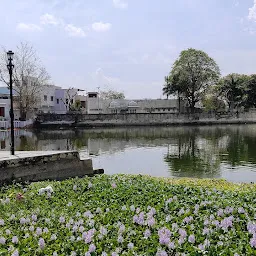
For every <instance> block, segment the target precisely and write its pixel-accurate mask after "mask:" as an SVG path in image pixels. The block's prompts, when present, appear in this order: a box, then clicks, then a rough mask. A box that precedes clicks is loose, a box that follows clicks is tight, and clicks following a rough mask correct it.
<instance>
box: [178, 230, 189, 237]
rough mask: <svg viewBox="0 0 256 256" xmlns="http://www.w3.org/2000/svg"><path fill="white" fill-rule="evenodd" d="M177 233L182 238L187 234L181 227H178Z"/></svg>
mask: <svg viewBox="0 0 256 256" xmlns="http://www.w3.org/2000/svg"><path fill="white" fill-rule="evenodd" d="M179 235H180V236H181V237H183V238H185V237H186V236H187V231H186V230H185V229H183V228H180V229H179Z"/></svg>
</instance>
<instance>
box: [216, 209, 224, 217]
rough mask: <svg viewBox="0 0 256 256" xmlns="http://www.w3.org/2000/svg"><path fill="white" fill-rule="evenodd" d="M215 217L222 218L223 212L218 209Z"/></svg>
mask: <svg viewBox="0 0 256 256" xmlns="http://www.w3.org/2000/svg"><path fill="white" fill-rule="evenodd" d="M217 215H218V216H219V217H223V216H224V210H223V209H219V210H218V212H217Z"/></svg>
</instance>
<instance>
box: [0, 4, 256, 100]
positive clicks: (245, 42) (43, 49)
mask: <svg viewBox="0 0 256 256" xmlns="http://www.w3.org/2000/svg"><path fill="white" fill-rule="evenodd" d="M0 24H1V25H0V35H1V36H0V45H3V46H4V47H6V48H8V49H12V50H15V46H16V45H17V44H19V42H21V41H27V42H29V43H30V44H32V45H33V46H34V48H35V49H36V50H37V52H38V55H39V57H40V58H41V61H42V63H43V64H44V66H45V67H46V69H47V71H48V72H49V74H50V76H51V78H52V82H53V83H54V84H55V85H58V86H62V87H66V88H67V87H77V88H81V89H86V90H87V91H94V90H97V89H96V88H97V86H100V88H101V89H102V90H105V89H114V90H118V91H123V92H124V93H125V95H126V97H127V98H134V99H135V98H160V97H161V94H162V84H163V81H164V79H163V78H164V76H165V75H166V74H168V72H169V71H170V70H171V66H172V64H173V62H174V61H175V59H176V58H177V57H178V55H179V53H180V51H182V50H183V49H186V48H189V47H193V48H197V49H201V50H204V51H206V52H207V53H208V54H209V55H210V56H211V57H213V58H214V59H215V60H216V62H217V63H218V64H219V66H220V69H221V71H222V74H223V75H225V74H228V73H231V72H238V73H247V74H250V73H256V0H255V1H254V0H240V1H239V0H0Z"/></svg>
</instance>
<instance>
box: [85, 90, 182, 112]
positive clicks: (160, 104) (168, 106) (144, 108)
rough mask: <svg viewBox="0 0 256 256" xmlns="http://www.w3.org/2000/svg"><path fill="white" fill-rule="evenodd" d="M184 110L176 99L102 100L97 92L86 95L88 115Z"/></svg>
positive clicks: (180, 102)
mask: <svg viewBox="0 0 256 256" xmlns="http://www.w3.org/2000/svg"><path fill="white" fill-rule="evenodd" d="M184 110H185V104H184V102H183V101H179V100H178V99H168V100H167V99H163V100H162V99H145V100H128V99H114V100H113V99H112V100H110V99H102V98H100V97H99V95H98V93H97V92H89V93H88V95H87V113H88V114H119V113H123V114H125V113H127V114H128V113H130V114H134V113H178V112H183V111H184Z"/></svg>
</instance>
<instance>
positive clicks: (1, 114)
mask: <svg viewBox="0 0 256 256" xmlns="http://www.w3.org/2000/svg"><path fill="white" fill-rule="evenodd" d="M0 116H1V117H4V116H5V115H4V107H0Z"/></svg>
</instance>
